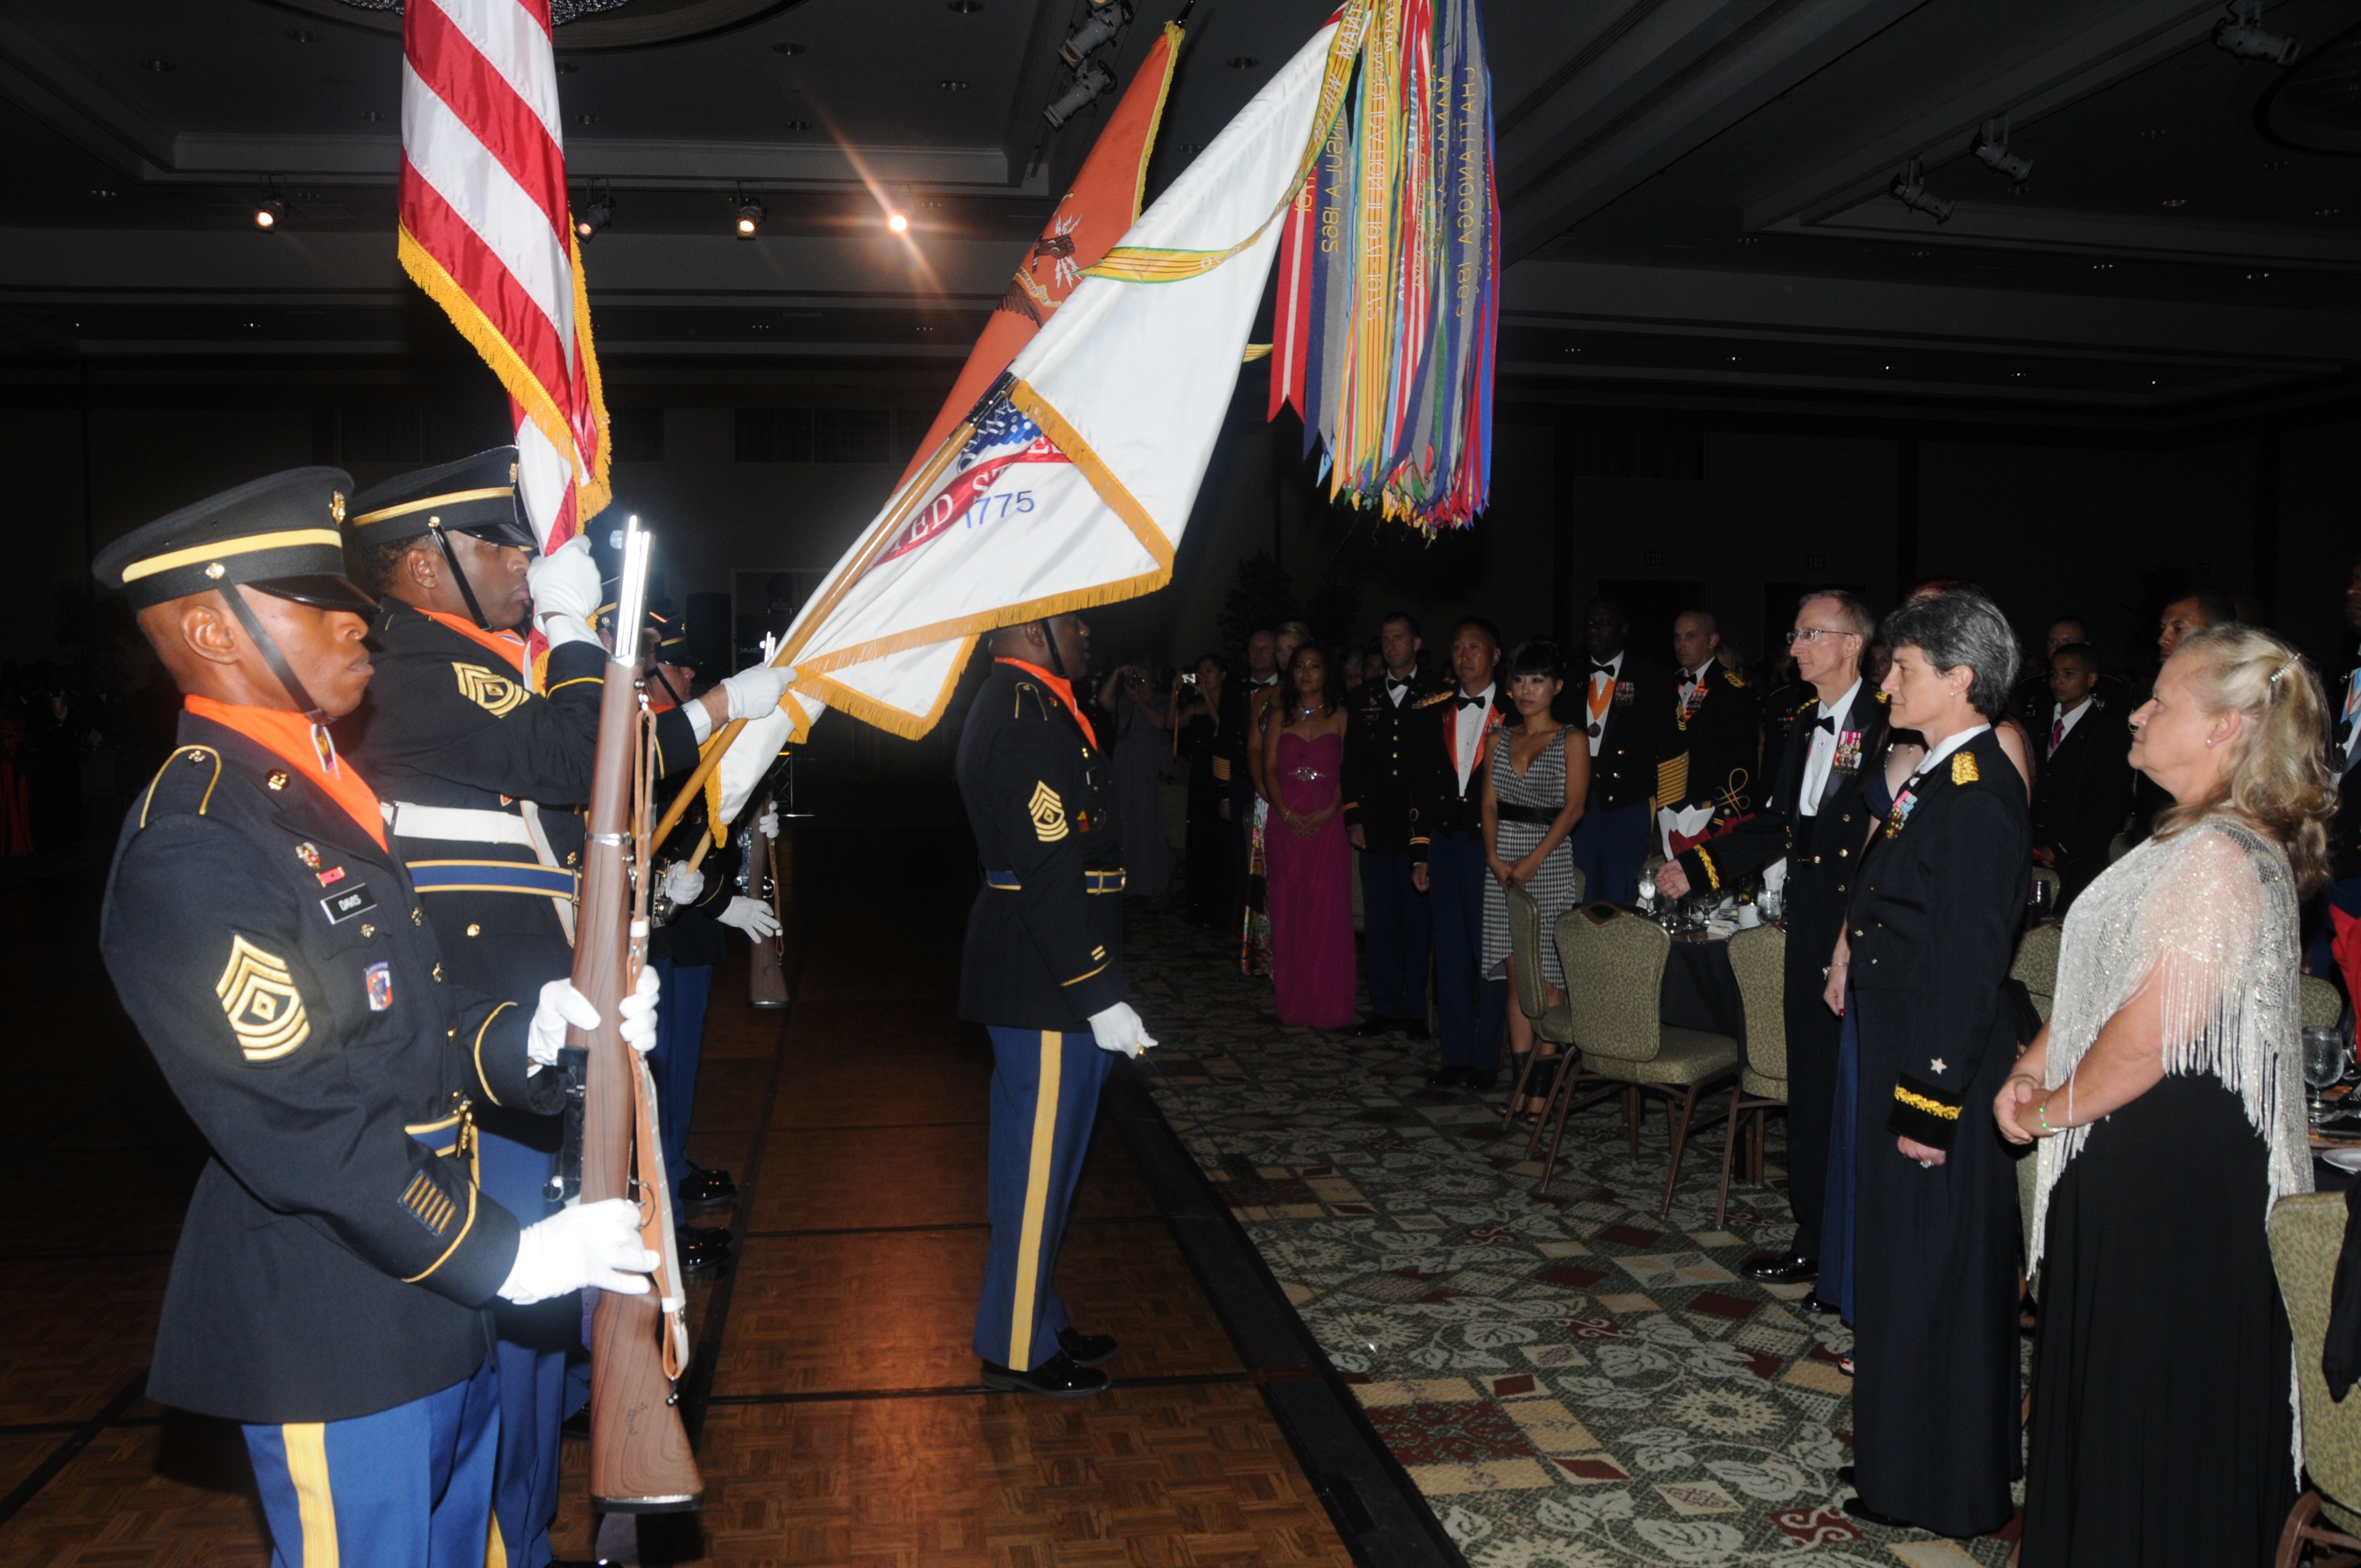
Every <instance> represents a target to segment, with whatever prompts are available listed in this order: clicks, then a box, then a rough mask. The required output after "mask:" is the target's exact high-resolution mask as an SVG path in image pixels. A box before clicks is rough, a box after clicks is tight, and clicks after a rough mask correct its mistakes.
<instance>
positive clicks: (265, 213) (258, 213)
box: [254, 196, 287, 229]
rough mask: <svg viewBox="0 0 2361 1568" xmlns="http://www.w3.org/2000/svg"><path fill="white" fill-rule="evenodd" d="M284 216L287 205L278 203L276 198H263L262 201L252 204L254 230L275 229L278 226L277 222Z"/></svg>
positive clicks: (278, 200)
mask: <svg viewBox="0 0 2361 1568" xmlns="http://www.w3.org/2000/svg"><path fill="white" fill-rule="evenodd" d="M286 215H287V203H284V202H282V201H280V199H279V198H278V197H276V196H265V197H264V198H262V200H260V201H259V202H257V203H255V204H254V226H255V227H256V228H258V229H275V228H277V227H278V226H279V220H280V219H281V218H283V217H285V216H286Z"/></svg>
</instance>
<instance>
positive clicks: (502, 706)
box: [451, 663, 532, 718]
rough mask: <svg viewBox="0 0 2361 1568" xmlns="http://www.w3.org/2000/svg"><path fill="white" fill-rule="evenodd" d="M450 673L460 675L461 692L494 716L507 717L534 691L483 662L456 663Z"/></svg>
mask: <svg viewBox="0 0 2361 1568" xmlns="http://www.w3.org/2000/svg"><path fill="white" fill-rule="evenodd" d="M451 673H452V674H455V675H456V676H458V677H459V695H460V696H464V697H466V698H467V700H468V701H469V702H472V703H474V704H475V705H476V706H477V707H480V708H482V709H483V710H484V711H485V712H486V713H489V714H490V715H491V716H492V717H493V718H507V717H508V716H509V715H510V714H511V713H513V712H515V711H516V710H517V708H518V707H520V706H522V704H523V702H524V699H525V698H526V697H527V696H531V695H532V694H531V693H529V692H527V691H526V690H525V689H524V687H523V686H522V685H518V684H517V683H516V682H515V681H512V680H511V679H509V677H508V676H506V675H496V674H492V672H491V671H489V670H488V669H486V668H484V666H483V665H481V664H456V663H455V664H453V665H452V666H451Z"/></svg>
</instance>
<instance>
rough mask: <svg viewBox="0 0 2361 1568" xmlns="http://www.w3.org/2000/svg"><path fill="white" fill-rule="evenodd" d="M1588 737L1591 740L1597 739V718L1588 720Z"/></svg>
mask: <svg viewBox="0 0 2361 1568" xmlns="http://www.w3.org/2000/svg"><path fill="white" fill-rule="evenodd" d="M1590 738H1591V739H1592V740H1598V720H1597V719H1595V718H1594V719H1592V720H1591V721H1590Z"/></svg>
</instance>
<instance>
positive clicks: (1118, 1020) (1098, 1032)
mask: <svg viewBox="0 0 2361 1568" xmlns="http://www.w3.org/2000/svg"><path fill="white" fill-rule="evenodd" d="M1091 1037H1092V1038H1093V1039H1094V1040H1096V1041H1098V1043H1099V1049H1101V1050H1103V1051H1120V1052H1122V1053H1123V1054H1124V1055H1125V1056H1127V1057H1132V1058H1137V1057H1138V1055H1139V1053H1140V1052H1142V1051H1144V1050H1148V1049H1150V1048H1152V1047H1154V1046H1155V1044H1156V1041H1155V1040H1154V1039H1153V1038H1151V1037H1150V1036H1149V1035H1148V1025H1145V1024H1143V1023H1141V1022H1140V1021H1139V1014H1137V1013H1135V1012H1133V1011H1132V1010H1131V1003H1128V1002H1118V1003H1115V1005H1114V1006H1112V1007H1110V1008H1107V1009H1106V1010H1105V1011H1104V1012H1100V1013H1093V1014H1091Z"/></svg>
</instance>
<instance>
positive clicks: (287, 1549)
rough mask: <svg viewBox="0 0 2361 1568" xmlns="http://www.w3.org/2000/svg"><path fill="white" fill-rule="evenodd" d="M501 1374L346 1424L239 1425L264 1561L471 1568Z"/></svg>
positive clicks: (480, 1556)
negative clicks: (265, 1522)
mask: <svg viewBox="0 0 2361 1568" xmlns="http://www.w3.org/2000/svg"><path fill="white" fill-rule="evenodd" d="M499 1450H500V1374H499V1372H498V1371H497V1370H496V1369H495V1368H494V1366H493V1365H492V1363H491V1362H490V1361H489V1359H488V1360H486V1361H485V1363H484V1365H481V1366H479V1367H478V1368H477V1369H476V1375H475V1376H473V1377H470V1378H468V1379H467V1381H465V1382H463V1383H454V1384H453V1385H451V1387H448V1388H445V1389H443V1390H441V1391H440V1392H437V1393H433V1394H429V1395H427V1396H426V1397H425V1398H423V1399H412V1400H411V1401H410V1403H408V1404H406V1405H396V1406H395V1407H394V1408H393V1409H390V1410H379V1411H378V1412H377V1413H376V1414H375V1415H368V1416H355V1417H353V1418H352V1419H351V1420H342V1421H302V1422H294V1423H291V1424H289V1425H286V1426H250V1427H247V1429H246V1451H247V1453H248V1454H250V1455H251V1456H252V1457H253V1459H254V1479H255V1483H256V1485H257V1486H258V1487H259V1488H260V1490H261V1493H262V1511H263V1515H264V1517H265V1518H267V1519H269V1521H270V1541H271V1552H270V1562H271V1568H446V1565H447V1568H459V1565H461V1564H465V1565H466V1568H477V1565H478V1564H480V1563H483V1562H484V1560H485V1544H486V1542H487V1541H488V1540H489V1535H490V1530H491V1517H492V1470H493V1464H494V1462H495V1459H496V1457H497V1455H498V1453H499Z"/></svg>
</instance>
